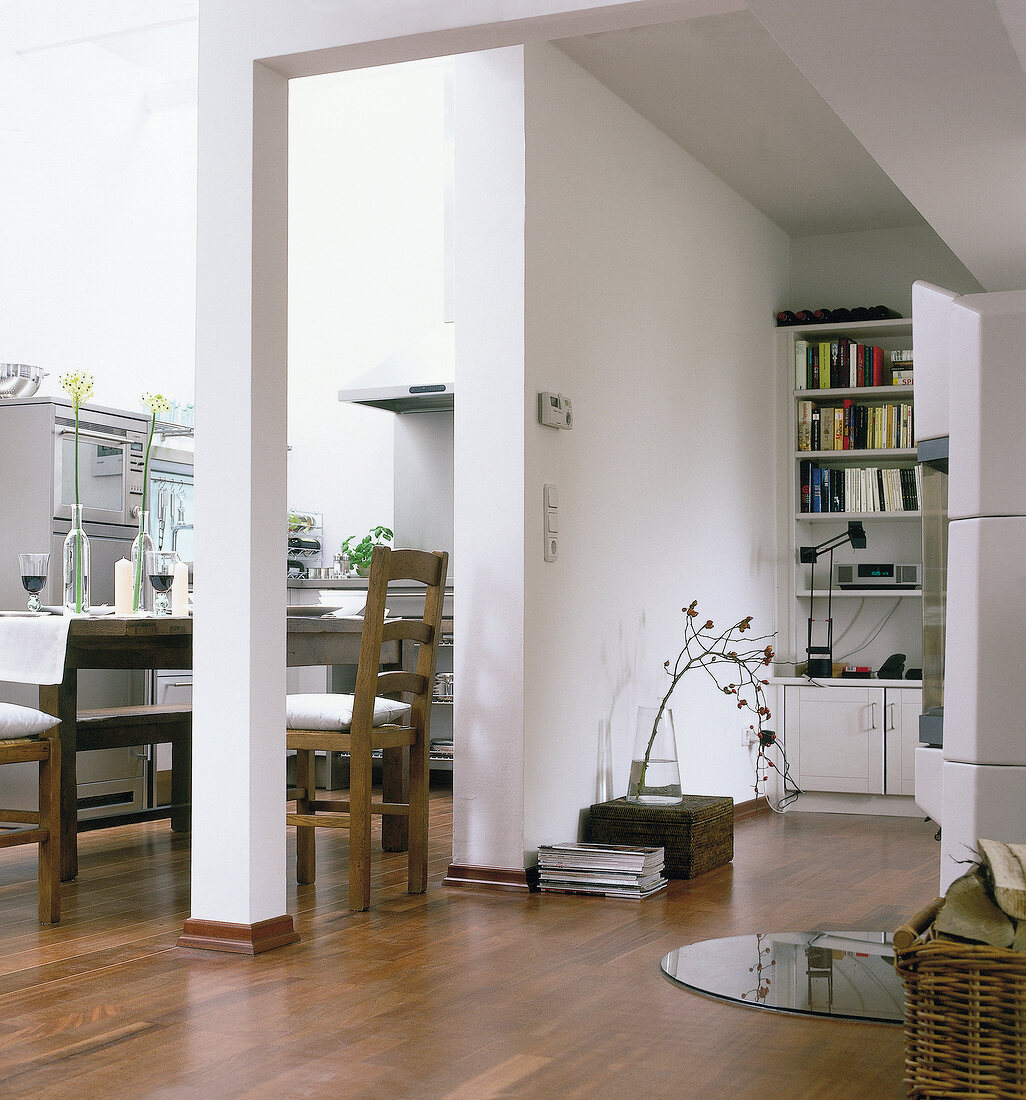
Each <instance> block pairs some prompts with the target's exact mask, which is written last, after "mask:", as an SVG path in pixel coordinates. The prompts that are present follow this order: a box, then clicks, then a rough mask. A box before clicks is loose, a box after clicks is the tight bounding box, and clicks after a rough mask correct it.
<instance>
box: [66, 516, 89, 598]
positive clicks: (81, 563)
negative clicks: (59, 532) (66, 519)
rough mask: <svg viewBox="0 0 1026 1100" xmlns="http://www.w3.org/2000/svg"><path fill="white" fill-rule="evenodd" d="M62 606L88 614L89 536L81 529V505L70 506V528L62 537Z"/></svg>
mask: <svg viewBox="0 0 1026 1100" xmlns="http://www.w3.org/2000/svg"><path fill="white" fill-rule="evenodd" d="M63 562H64V608H65V610H66V611H67V612H69V613H71V614H73V615H88V614H89V536H88V535H87V534H86V533H85V531H84V530H83V529H82V505H81V504H73V505H72V506H71V530H70V531H69V532H68V533H67V535H66V536H65V538H64V556H63Z"/></svg>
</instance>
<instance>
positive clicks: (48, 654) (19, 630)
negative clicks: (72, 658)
mask: <svg viewBox="0 0 1026 1100" xmlns="http://www.w3.org/2000/svg"><path fill="white" fill-rule="evenodd" d="M71 619H72V616H70V615H40V616H38V617H37V618H21V617H17V616H6V615H4V616H0V680H8V681H11V682H12V683H18V684H59V683H60V682H61V680H63V679H64V659H65V656H66V654H67V651H68V630H69V629H70V627H71Z"/></svg>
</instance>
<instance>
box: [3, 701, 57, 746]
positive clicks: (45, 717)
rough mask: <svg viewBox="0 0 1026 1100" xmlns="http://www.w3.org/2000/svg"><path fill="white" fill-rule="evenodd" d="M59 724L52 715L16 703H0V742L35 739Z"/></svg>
mask: <svg viewBox="0 0 1026 1100" xmlns="http://www.w3.org/2000/svg"><path fill="white" fill-rule="evenodd" d="M59 722H60V719H59V718H54V716H53V715H52V714H47V713H45V712H44V711H41V710H33V709H32V707H19V706H18V705H17V704H16V703H0V740H5V739H10V738H13V737H35V736H36V735H37V734H40V733H43V731H44V730H48V729H52V728H53V727H54V726H56V725H57V724H58V723H59Z"/></svg>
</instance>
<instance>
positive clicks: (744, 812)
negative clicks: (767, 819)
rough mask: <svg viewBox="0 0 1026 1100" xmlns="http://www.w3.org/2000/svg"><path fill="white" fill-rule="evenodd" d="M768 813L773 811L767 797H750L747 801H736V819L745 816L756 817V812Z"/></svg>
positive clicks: (738, 819)
mask: <svg viewBox="0 0 1026 1100" xmlns="http://www.w3.org/2000/svg"><path fill="white" fill-rule="evenodd" d="M768 813H772V811H771V810H770V808H769V803H768V802H767V801H766V799H765V798H750V799H749V800H748V801H747V802H735V803H734V820H735V821H740V820H741V819H742V818H743V817H755V816H756V814H768Z"/></svg>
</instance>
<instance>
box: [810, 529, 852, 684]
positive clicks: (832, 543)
mask: <svg viewBox="0 0 1026 1100" xmlns="http://www.w3.org/2000/svg"><path fill="white" fill-rule="evenodd" d="M846 542H850V543H851V545H852V547H853V548H854V549H856V550H864V549H865V548H866V529H865V528H864V527H863V526H862V524H861V523H859V522H858V521H857V520H849V522H848V530H847V531H845V532H843V533H842V534H840V535H834V537H833V538H829V539H827V540H826V542H821V543H820V544H819V546H802V547H799V550H798V560H799V561H801V562H802V563H803V564H805V565H811V566H812V569H811V571H810V573H809V644H808V646H807V648H806V650H805V652H806V653H807V654H808V655H809V665H808V669H807V670H806V675H808V676H809V677H830V676H832V675H833V672H834V620H833V618H832V617H831V612H832V611H833V592H834V584H833V578H834V550H835V549H836V548H837V547H838V546H843V545H844V544H845V543H846ZM826 553H829V555H830V562H829V569H828V573H827V576H828V577H829V580H828V581H827V617H826V624H827V625H826V645H821V646H814V645H813V644H812V629H813V624H814V623H815V619H814V618H813V617H812V610H813V608H812V601H813V600H814V599H815V598H816V562H817V561H818V559H819V556H820V555H821V554H826Z"/></svg>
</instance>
